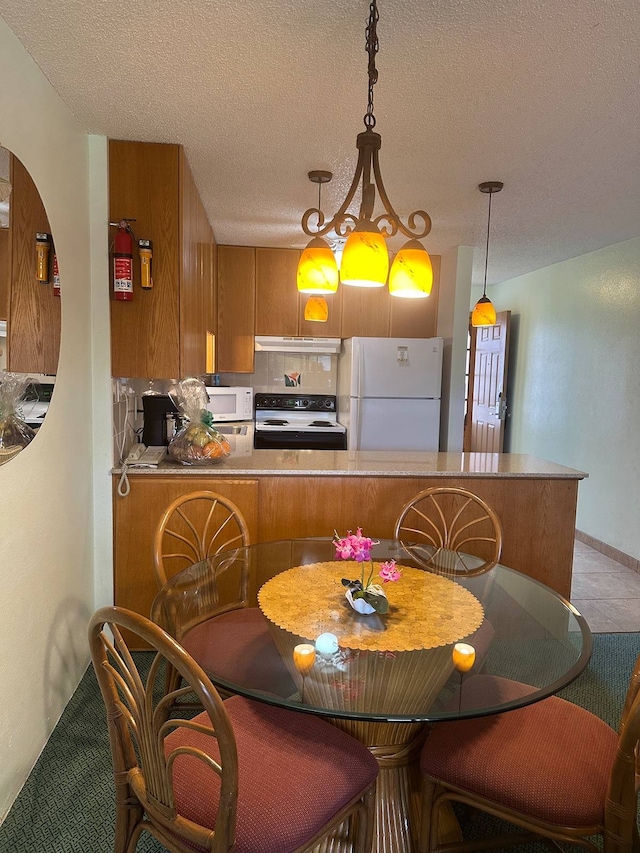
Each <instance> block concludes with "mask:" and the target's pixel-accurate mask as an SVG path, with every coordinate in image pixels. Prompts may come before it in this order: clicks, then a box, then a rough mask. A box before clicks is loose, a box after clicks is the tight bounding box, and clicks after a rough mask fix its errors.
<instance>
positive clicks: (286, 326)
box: [256, 249, 300, 335]
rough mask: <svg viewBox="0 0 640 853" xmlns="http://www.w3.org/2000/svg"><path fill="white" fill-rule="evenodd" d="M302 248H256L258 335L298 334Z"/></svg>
mask: <svg viewBox="0 0 640 853" xmlns="http://www.w3.org/2000/svg"><path fill="white" fill-rule="evenodd" d="M299 260H300V252H299V251H298V249H256V335H298V334H299V333H300V331H299V327H298V299H299V295H298V290H297V287H296V273H297V270H298V261H299Z"/></svg>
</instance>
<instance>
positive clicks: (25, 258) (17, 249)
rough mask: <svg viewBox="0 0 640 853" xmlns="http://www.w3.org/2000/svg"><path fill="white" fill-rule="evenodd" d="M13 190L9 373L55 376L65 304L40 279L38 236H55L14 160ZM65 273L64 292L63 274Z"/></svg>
mask: <svg viewBox="0 0 640 853" xmlns="http://www.w3.org/2000/svg"><path fill="white" fill-rule="evenodd" d="M11 184H12V186H13V190H12V193H11V213H10V222H11V227H10V232H11V236H10V240H11V278H10V290H9V317H8V333H7V355H8V359H7V367H8V369H9V370H13V371H15V372H17V373H49V374H54V373H56V372H57V369H58V354H59V351H60V298H59V297H57V296H54V295H53V284H52V283H51V284H41V283H40V282H39V281H37V280H36V274H35V262H36V251H35V246H36V232H38V231H42V232H44V233H47V234H50V233H51V228H50V226H49V220H48V219H47V214H46V212H45V209H44V205H43V204H42V200H41V198H40V194H39V193H38V190H37V188H36V185H35V184H34V183H33V181H32V180H31V176H30V175H29V173H28V172H27V170H26V169H25V168H24V166H23V165H22V163H21V162H20V161H19V160H18V159H17V157H13V156H12V157H11ZM54 236H55V235H54ZM50 263H51V264H52V263H53V257H52V255H51V256H50ZM60 272H61V278H62V282H63V287H64V269H62V270H61V271H60ZM51 275H52V279H51V281H52V282H53V273H51Z"/></svg>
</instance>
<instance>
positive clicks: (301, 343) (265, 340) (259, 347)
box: [255, 335, 340, 355]
mask: <svg viewBox="0 0 640 853" xmlns="http://www.w3.org/2000/svg"><path fill="white" fill-rule="evenodd" d="M255 351H256V352H302V353H306V354H307V355H313V354H316V355H323V354H326V353H336V352H340V338H302V337H295V336H289V337H276V336H274V335H258V336H257V337H256V339H255Z"/></svg>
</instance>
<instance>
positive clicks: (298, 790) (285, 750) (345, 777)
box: [165, 696, 378, 853]
mask: <svg viewBox="0 0 640 853" xmlns="http://www.w3.org/2000/svg"><path fill="white" fill-rule="evenodd" d="M224 705H225V708H226V710H227V714H228V715H229V718H230V720H231V725H232V726H233V730H234V734H235V738H236V744H237V750H238V811H237V820H236V846H235V847H234V853H288V851H292V850H296V849H297V848H298V847H300V846H301V845H303V844H305V843H306V842H307V841H309V840H311V839H312V838H313V837H314V835H315V834H316V833H317V832H319V831H320V830H321V829H322V828H323V826H325V825H326V824H327V823H329V822H330V821H331V820H332V818H333V817H334V816H335V815H336V814H337V813H338V812H339V811H340V810H341V809H342V808H343V807H344V806H345V805H346V804H348V803H350V802H351V801H353V800H356V799H358V798H359V796H360V795H361V794H362V792H363V791H364V790H365V789H366V788H367V787H368V786H369V785H370V784H371V783H372V782H373V781H374V779H375V778H376V776H377V774H378V764H377V762H376V760H375V758H374V757H373V756H372V755H371V753H370V752H369V750H368V749H367V748H366V747H365V746H363V745H362V744H361V743H359V742H358V741H357V740H355V739H354V738H352V737H350V736H349V735H348V734H346V733H345V732H342V731H340V730H339V729H337V728H336V727H335V726H332V725H331V724H330V723H327V722H325V721H324V720H321V719H320V718H319V717H314V716H311V715H309V714H302V713H297V712H295V711H287V710H285V709H283V708H276V707H272V706H270V705H264V704H262V703H259V702H252V701H250V700H248V699H244V698H242V697H239V696H234V697H232V698H231V699H228V700H227V701H226V702H225V703H224ZM196 719H197V720H198V721H200V722H204V723H206V722H208V718H207V716H206V714H204V713H203V714H200V715H198V717H196ZM187 744H188V745H191V746H195V747H197V748H199V749H202V750H204V751H206V752H207V753H208V754H209V755H211V756H212V757H214V758H215V759H216V760H219V752H218V749H217V741H216V740H215V739H214V738H212V737H209V736H207V735H203V734H200V733H199V732H193V731H189V730H187V729H176V731H174V732H173V733H172V734H170V735H169V736H168V737H167V738H166V740H165V753H168V752H169V751H170V750H172V749H175V748H176V747H177V746H181V745H187ZM173 779H174V789H175V800H176V806H177V808H178V811H179V812H180V814H182V815H183V816H185V817H187V818H189V819H190V820H192V821H195V822H196V823H199V824H201V825H202V826H206V827H208V828H211V829H213V828H214V827H215V819H216V811H217V807H218V787H219V785H218V783H217V777H216V776H215V775H214V774H213V772H212V771H211V770H210V769H209V768H208V767H207V766H206V765H205V764H204V762H202V761H200V760H198V759H196V758H193V757H191V756H185V755H181V756H178V758H176V761H175V763H174V771H173Z"/></svg>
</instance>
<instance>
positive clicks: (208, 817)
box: [89, 607, 378, 853]
mask: <svg viewBox="0 0 640 853" xmlns="http://www.w3.org/2000/svg"><path fill="white" fill-rule="evenodd" d="M122 629H126V630H127V631H130V632H132V633H133V634H134V635H136V637H137V638H141V639H143V640H145V641H146V642H147V643H148V644H149V645H150V646H151V647H152V648H153V649H154V650H155V651H156V653H157V654H156V656H155V658H154V659H153V662H152V664H151V668H150V671H149V674H148V676H146V675H143V674H142V672H141V671H140V670H139V668H138V666H137V664H136V659H134V657H133V656H132V655H131V653H130V652H129V649H128V647H127V645H126V644H125V642H124V640H123V638H122ZM89 639H90V644H91V656H92V660H93V665H94V668H95V671H96V676H97V678H98V682H99V685H100V690H101V692H102V696H103V699H104V702H105V705H106V710H107V726H108V729H109V739H110V744H111V754H112V759H113V773H114V782H115V788H116V830H115V846H114V850H115V853H134V851H135V849H136V845H137V843H138V840H139V838H140V835H141V834H142V833H143V832H145V831H146V832H148V833H149V834H151V835H152V836H153V837H154V838H156V839H157V840H158V841H159V842H160V843H161V844H163V845H164V846H165V847H166V848H167V849H168V850H170V851H173V853H193V850H199V851H207V853H229V852H230V851H232V850H233V851H237V853H294V851H295V853H302V851H308V850H311V849H312V848H313V847H314V846H315V845H316V844H318V842H319V841H322V840H323V839H324V838H325V837H327V836H328V835H329V834H331V833H333V832H334V831H335V830H337V829H338V827H340V826H341V824H343V823H344V822H345V821H346V824H345V826H342V827H341V829H340V833H341V835H345V836H348V838H346V842H347V844H353V848H351V847H349V849H353V851H354V853H368V851H369V850H370V848H371V844H372V836H373V817H374V815H373V797H374V790H375V781H376V777H377V773H378V765H377V762H376V760H375V759H374V757H373V756H372V755H371V753H370V752H369V750H368V749H367V748H366V747H365V746H364V745H362V744H361V743H360V742H359V741H357V740H355V739H354V738H352V737H351V736H350V735H348V734H346V733H345V732H342V731H340V730H339V729H338V728H336V727H335V726H332V725H331V724H330V723H328V722H326V721H324V720H321V719H320V718H318V717H314V716H309V715H307V714H300V713H296V712H294V711H289V710H285V709H283V708H276V707H273V706H270V705H265V704H262V703H259V702H252V701H250V700H248V699H244V698H242V697H239V696H235V697H233V698H232V699H228V700H227V701H225V702H223V701H222V700H221V698H220V696H219V695H218V693H217V692H216V690H215V688H214V687H213V685H212V684H211V682H210V681H209V679H208V678H207V676H206V674H205V673H204V671H203V670H202V669H201V668H200V667H199V666H198V665H197V664H196V663H195V661H194V660H193V659H192V658H191V657H190V656H189V655H188V654H187V652H186V651H185V650H184V649H183V648H182V646H180V645H179V644H178V643H177V642H176V641H175V640H174V639H173V638H172V637H170V636H169V635H168V634H167V633H165V632H164V631H163V630H162V629H161V628H159V627H158V626H157V625H155V624H154V623H153V622H150V621H149V620H148V619H145V618H144V617H142V616H139V615H138V614H135V613H132V612H130V611H127V610H123V609H121V608H117V607H105V608H103V609H102V610H99V611H97V613H95V614H94V616H93V618H92V619H91V623H90V626H89ZM165 666H171V667H172V668H174V669H175V670H176V671H177V672H179V673H180V676H181V678H182V681H183V682H184V684H185V686H184V687H182V688H180V689H179V690H177V691H175V693H173V694H164V693H163V690H162V686H163V683H164V674H163V670H164V667H165ZM189 693H194V694H196V696H197V698H198V700H199V702H200V703H201V705H202V707H203V708H204V711H203V712H202V713H200V714H199V715H198V716H196V717H194V718H192V719H189V718H188V716H189V715H186V714H185V713H184V712H183V711H178V712H176V711H175V708H176V707H178V708H179V705H178V706H176V702H179V701H180V699H181V698H182V697H184V696H186V695H187V694H189ZM172 709H173V710H172ZM170 714H171V716H170ZM239 780H240V783H239Z"/></svg>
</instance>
